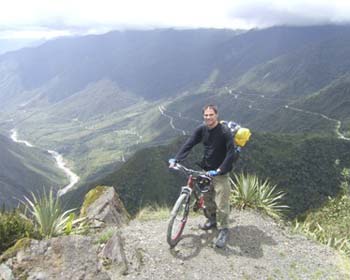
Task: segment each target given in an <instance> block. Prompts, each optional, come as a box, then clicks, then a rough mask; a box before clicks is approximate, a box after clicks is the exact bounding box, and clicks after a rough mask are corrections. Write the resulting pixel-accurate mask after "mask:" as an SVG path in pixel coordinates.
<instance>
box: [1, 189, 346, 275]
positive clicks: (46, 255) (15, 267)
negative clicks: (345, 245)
mask: <svg viewBox="0 0 350 280" xmlns="http://www.w3.org/2000/svg"><path fill="white" fill-rule="evenodd" d="M97 194H98V195H99V197H98V198H97V199H96V200H92V199H91V197H93V196H94V195H95V196H96V195H97ZM89 195H90V196H89ZM86 201H93V202H91V204H89V203H86V204H85V202H84V205H83V206H84V207H83V208H84V209H86V211H85V210H84V211H83V212H84V213H85V212H86V217H89V219H90V221H91V222H93V225H95V226H96V227H97V228H99V229H100V230H97V231H95V232H94V233H93V232H91V231H90V233H89V234H88V235H68V236H61V237H55V238H51V239H46V240H41V241H38V240H30V239H23V240H20V241H19V242H18V243H17V244H16V246H15V247H13V248H11V249H9V250H8V251H7V252H5V253H4V254H3V255H2V256H0V279H4V280H14V279H29V280H40V279H42V280H46V279H50V280H51V279H59V280H66V279H72V280H76V279H81V280H83V279H84V280H85V279H86V280H109V279H112V280H116V279H121V280H129V279H155V280H162V279H164V280H165V279H191V280H192V279H193V280H195V279H202V280H203V279H210V280H212V279H220V280H225V279H254V280H255V279H258V280H260V279H266V280H272V279H308V280H309V279H350V260H349V259H345V257H342V256H341V255H340V254H338V253H337V252H336V251H334V250H333V249H331V248H329V247H327V246H324V245H320V244H318V243H316V242H314V241H312V240H308V239H307V238H305V237H304V236H302V235H298V234H292V233H291V232H290V229H289V228H288V227H281V226H280V225H278V224H276V223H275V222H274V221H273V220H272V219H270V218H268V217H266V216H262V215H260V214H258V213H257V212H254V211H249V210H245V211H237V210H233V212H232V215H231V217H230V225H231V227H230V229H229V230H230V239H229V242H228V244H227V246H226V248H224V249H218V248H215V247H214V246H213V239H214V238H215V236H216V234H217V232H216V230H211V231H208V232H205V231H202V230H200V229H198V224H199V223H201V222H203V221H204V218H203V217H202V216H198V215H196V216H195V215H192V214H191V215H190V217H189V220H188V223H187V225H186V228H185V230H184V233H183V238H182V240H181V241H180V242H179V243H178V245H177V246H176V247H175V248H173V249H170V248H169V245H168V244H167V242H166V232H167V218H166V217H164V218H159V217H158V218H157V219H152V220H148V221H142V220H141V219H134V220H132V221H130V222H129V223H128V217H127V213H126V211H125V209H124V207H123V205H122V203H121V201H120V200H119V197H118V196H117V195H116V193H115V192H114V189H113V188H108V187H107V188H96V189H95V190H92V191H91V193H90V192H89V194H88V195H87V199H86ZM96 227H95V228H96ZM14 248H15V249H14Z"/></svg>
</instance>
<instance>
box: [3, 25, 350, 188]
mask: <svg viewBox="0 0 350 280" xmlns="http://www.w3.org/2000/svg"><path fill="white" fill-rule="evenodd" d="M349 35H350V27H349V26H309V27H273V28H268V29H262V30H250V31H247V32H235V31H232V30H216V29H198V30H173V29H160V30H148V31H123V32H119V31H116V32H110V33H107V34H104V35H94V36H85V37H75V38H61V39H57V40H52V41H49V42H47V43H45V44H43V45H41V46H39V47H36V48H28V49H23V50H19V51H16V52H11V53H6V54H4V55H2V56H0V103H1V104H2V108H1V112H0V129H1V131H6V130H9V129H11V128H10V127H9V126H8V123H7V122H6V121H7V120H8V119H13V123H14V125H15V126H16V128H18V129H19V130H20V131H21V134H22V135H23V137H24V138H25V139H27V140H29V141H30V142H32V143H35V144H36V146H38V147H43V148H46V149H48V148H51V149H55V150H57V151H59V152H60V153H62V154H64V156H65V158H66V159H67V160H68V161H69V162H70V163H71V167H72V168H73V169H74V171H75V172H76V173H77V174H78V175H79V176H80V177H81V181H80V182H81V184H82V185H85V184H89V183H90V182H92V181H96V180H99V179H101V178H104V177H105V175H106V174H108V173H109V172H112V171H113V170H115V168H116V167H118V168H123V167H122V166H123V165H124V163H125V161H126V160H127V159H128V158H129V157H131V156H132V155H133V154H134V153H135V151H137V150H140V149H143V148H148V147H152V146H157V145H160V144H165V143H169V142H170V141H172V139H174V138H175V137H178V136H180V135H184V134H188V133H190V131H192V129H193V127H194V126H196V125H198V124H199V123H200V122H201V113H200V112H201V108H202V106H203V105H204V104H208V103H214V104H218V105H219V108H220V117H221V118H222V119H234V120H236V121H238V122H240V123H241V124H242V125H246V126H249V127H250V128H252V129H254V130H255V131H270V132H280V133H281V132H282V133H307V134H309V133H310V134H312V135H323V136H330V137H338V136H339V134H338V133H337V132H339V131H341V132H342V133H344V135H348V134H349V131H350V125H349V118H350V115H349V111H348V109H347V106H346V105H347V103H346V102H347V100H348V96H349V94H348V91H347V83H348V82H347V78H346V77H347V75H348V73H349V70H350V62H349V57H350V53H349V50H350V40H349V39H348V38H350V36H349ZM338 118H339V119H338ZM339 122H340V123H339ZM339 124H340V126H341V127H340V130H339Z"/></svg>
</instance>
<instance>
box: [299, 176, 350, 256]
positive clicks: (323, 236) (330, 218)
mask: <svg viewBox="0 0 350 280" xmlns="http://www.w3.org/2000/svg"><path fill="white" fill-rule="evenodd" d="M349 171H350V169H343V171H342V176H343V181H342V182H341V189H342V191H341V192H340V193H339V194H338V195H337V196H336V197H334V198H329V200H328V201H327V203H325V205H324V206H323V207H321V208H319V209H315V210H312V211H311V210H310V211H309V212H308V213H306V214H304V215H302V216H300V217H298V218H297V219H295V220H294V230H295V231H298V232H303V233H304V234H306V235H307V236H309V237H311V238H313V239H316V240H318V241H319V242H321V243H323V244H327V245H328V246H331V247H334V248H336V249H338V250H340V251H343V252H344V253H345V254H346V255H348V256H350V172H349Z"/></svg>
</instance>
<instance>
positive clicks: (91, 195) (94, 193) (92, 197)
mask: <svg viewBox="0 0 350 280" xmlns="http://www.w3.org/2000/svg"><path fill="white" fill-rule="evenodd" d="M106 188H107V187H106V186H97V187H96V188H94V189H92V190H90V191H89V192H88V193H87V194H86V195H85V198H84V203H83V205H82V206H81V209H80V216H81V217H84V216H85V215H86V210H87V208H88V207H89V206H90V205H91V204H92V203H94V201H96V200H97V199H98V198H99V197H100V196H101V195H102V194H103V193H104V192H105V190H106Z"/></svg>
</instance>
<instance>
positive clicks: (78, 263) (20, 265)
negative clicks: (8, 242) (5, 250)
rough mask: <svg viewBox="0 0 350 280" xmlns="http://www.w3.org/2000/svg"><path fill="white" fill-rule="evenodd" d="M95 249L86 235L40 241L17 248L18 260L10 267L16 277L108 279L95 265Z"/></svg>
mask: <svg viewBox="0 0 350 280" xmlns="http://www.w3.org/2000/svg"><path fill="white" fill-rule="evenodd" d="M49 248H50V249H49ZM98 249H99V245H98V244H96V242H95V239H94V238H93V237H89V236H78V235H70V236H63V237H57V238H52V239H50V240H42V241H40V242H36V243H32V244H31V245H30V247H29V248H27V249H25V250H23V251H20V252H19V253H20V254H21V259H20V261H18V260H16V259H14V260H13V267H12V270H13V273H14V275H15V276H16V279H21V277H24V278H25V279H62V280H66V279H96V280H107V279H110V277H109V276H108V275H107V274H106V273H104V272H102V271H100V269H99V267H98V263H99V261H98Z"/></svg>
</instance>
